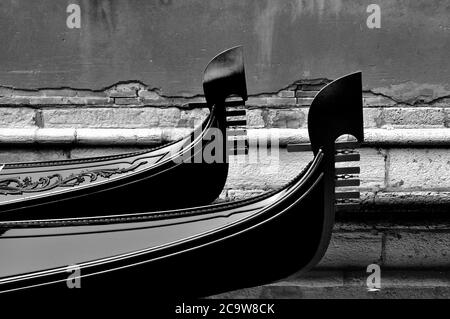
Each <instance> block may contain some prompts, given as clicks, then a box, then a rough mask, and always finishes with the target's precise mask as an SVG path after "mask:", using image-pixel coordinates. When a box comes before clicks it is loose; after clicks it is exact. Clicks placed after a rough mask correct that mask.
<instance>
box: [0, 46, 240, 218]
mask: <svg viewBox="0 0 450 319" xmlns="http://www.w3.org/2000/svg"><path fill="white" fill-rule="evenodd" d="M203 89H204V94H205V98H206V105H207V106H208V107H209V109H210V115H209V116H208V118H207V119H206V120H205V121H204V122H203V124H202V125H201V127H200V128H198V129H195V130H194V132H193V133H192V134H191V135H189V136H187V137H186V138H184V139H181V140H179V141H177V142H174V143H170V144H168V145H164V146H162V147H158V148H154V149H151V150H145V151H140V152H135V153H128V154H121V155H114V156H104V157H95V158H84V159H73V160H61V161H50V162H29V163H10V164H4V165H3V166H2V169H1V171H0V220H5V219H10V218H14V219H21V218H25V219H26V218H47V217H53V218H58V217H76V216H80V214H81V216H85V215H88V214H89V215H98V214H119V213H124V212H127V213H136V212H146V211H150V210H160V209H174V208H182V207H191V206H198V205H205V204H209V203H211V202H213V201H214V200H215V199H216V198H217V197H218V196H219V194H220V192H221V191H222V189H223V186H224V184H225V182H226V179H227V174H228V156H229V154H230V153H231V154H233V153H232V152H234V151H240V152H241V151H244V152H245V151H246V144H245V140H243V139H242V138H241V137H239V138H240V141H244V143H242V142H241V144H242V147H241V149H239V150H236V149H234V150H233V145H230V142H229V141H230V140H231V139H232V138H233V137H232V136H231V135H238V133H244V138H245V130H244V131H243V130H235V131H233V130H231V129H230V130H229V129H228V127H230V128H231V127H232V126H233V125H237V126H239V125H241V126H242V125H245V121H242V120H241V121H231V120H228V121H227V117H228V119H230V118H232V117H230V115H238V116H239V115H241V116H242V115H245V110H243V109H242V108H241V109H239V108H237V109H236V108H235V106H237V105H244V104H245V102H244V101H245V100H246V99H247V89H246V83H245V71H244V64H243V51H242V47H235V48H232V49H229V50H227V51H224V52H223V53H221V54H219V55H218V56H216V57H215V58H214V59H213V60H212V61H211V62H210V63H209V64H208V66H207V67H206V69H205V72H204V78H203ZM230 96H235V97H236V98H235V99H234V100H233V101H231V102H226V101H225V100H226V99H227V98H228V97H230ZM241 99H242V100H241ZM230 105H231V106H234V110H231V111H228V112H227V110H226V107H227V106H230ZM216 133H220V134H216ZM214 138H220V139H222V140H223V141H222V143H221V145H222V148H221V150H217V152H220V151H221V159H220V160H215V161H212V162H211V161H210V162H208V161H206V160H205V159H204V156H203V155H204V154H203V152H204V151H205V149H206V148H207V147H208V145H210V144H211V143H212V142H213V141H214ZM236 139H238V138H236ZM210 147H211V146H210ZM193 181H195V187H192V185H191V184H192V182H193Z"/></svg>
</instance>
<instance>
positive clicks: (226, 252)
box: [0, 72, 363, 297]
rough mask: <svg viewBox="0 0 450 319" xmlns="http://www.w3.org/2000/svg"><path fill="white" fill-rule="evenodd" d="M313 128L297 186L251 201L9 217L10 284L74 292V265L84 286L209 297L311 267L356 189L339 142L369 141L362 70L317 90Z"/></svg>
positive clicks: (4, 273) (3, 245)
mask: <svg viewBox="0 0 450 319" xmlns="http://www.w3.org/2000/svg"><path fill="white" fill-rule="evenodd" d="M308 130H309V135H310V140H311V148H312V150H313V153H314V159H313V160H312V161H311V162H310V163H309V164H308V165H307V166H306V167H305V168H304V170H303V171H302V172H301V173H300V174H299V175H298V176H297V177H295V178H294V179H293V180H292V181H291V182H290V183H289V184H288V185H286V186H284V187H283V188H281V189H279V190H276V191H272V192H269V193H267V194H263V195H260V196H257V197H254V198H251V199H247V200H240V201H236V202H232V203H222V204H215V205H209V206H203V207H197V208H192V209H180V210H171V211H160V212H149V213H142V214H131V215H115V216H112V215H108V216H95V217H91V218H68V219H41V220H27V221H13V220H10V221H2V222H1V223H0V227H1V230H2V232H3V234H2V235H1V236H0V256H1V258H0V290H1V291H3V292H7V291H9V292H10V293H13V291H16V292H17V291H22V292H23V291H27V292H38V291H52V292H55V291H58V292H59V293H62V292H70V291H72V290H71V289H68V288H67V286H66V284H67V280H68V276H69V275H70V274H71V272H70V270H71V269H78V270H79V273H78V274H79V275H80V276H81V279H80V283H81V286H82V289H80V291H81V292H82V293H92V292H95V293H97V292H102V293H119V292H120V291H126V293H127V294H131V293H132V292H133V291H135V290H134V288H133V287H136V286H140V287H144V290H145V294H146V296H147V295H152V296H157V297H164V296H177V297H180V296H207V295H211V294H216V293H220V292H224V291H229V290H233V289H238V288H243V287H250V286H256V285H261V284H266V283H269V282H273V281H276V280H279V279H283V278H285V277H286V276H289V275H292V274H294V273H298V272H304V271H307V270H308V269H310V268H311V267H313V266H314V265H315V264H317V263H318V262H319V260H320V259H321V257H322V255H323V254H324V252H325V250H326V249H327V247H328V244H329V240H330V235H331V231H332V227H333V224H334V213H335V206H336V201H337V200H339V199H340V198H348V197H353V195H352V193H345V192H344V193H336V192H335V187H337V186H339V185H338V183H337V182H336V175H340V174H346V173H348V171H349V168H343V169H341V168H335V163H336V162H337V161H341V160H356V159H357V158H356V157H355V156H353V154H347V153H348V152H344V154H342V152H341V151H337V153H336V149H339V148H340V147H336V145H337V144H336V143H335V141H336V139H337V138H338V137H339V136H341V135H343V134H351V135H353V136H354V137H355V138H356V139H357V140H358V141H359V142H362V141H363V119H362V88H361V73H359V72H358V73H354V74H350V75H347V76H345V77H342V78H340V79H338V80H336V81H334V82H332V83H330V84H328V85H327V86H326V87H324V88H323V89H322V90H321V91H320V92H319V93H318V94H317V96H316V97H315V99H314V101H313V103H312V105H311V108H310V111H309V115H308ZM344 146H345V147H347V146H349V145H348V144H347V143H344ZM293 148H294V149H295V147H293ZM350 170H351V169H350ZM341 186H345V185H341ZM71 266H72V267H71ZM68 267H69V268H68ZM68 271H69V272H68ZM24 288H28V289H26V290H23V289H24ZM123 289H125V290H123ZM75 290H76V289H75Z"/></svg>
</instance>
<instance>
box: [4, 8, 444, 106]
mask: <svg viewBox="0 0 450 319" xmlns="http://www.w3.org/2000/svg"><path fill="white" fill-rule="evenodd" d="M70 3H76V4H79V5H80V6H81V28H80V29H69V28H67V27H66V18H67V16H68V14H67V13H66V7H67V5H68V4H70ZM370 3H372V1H370V0H353V1H349V0H347V1H344V0H334V1H325V0H284V1H279V0H246V1H241V0H210V1H203V0H151V1H147V0H129V1H113V0H65V1H53V0H42V1H27V0H14V1H13V0H6V1H2V3H1V4H0V28H1V30H2V32H1V34H0V41H1V43H3V46H2V49H1V50H0V85H4V86H13V87H16V88H43V87H73V88H89V89H100V88H104V87H107V86H110V85H112V84H114V83H116V82H118V81H124V80H140V81H142V82H143V83H145V84H147V85H149V86H150V87H158V88H161V89H162V92H163V93H164V94H166V95H179V94H188V95H189V94H197V93H200V92H201V91H200V88H201V86H200V84H201V71H202V69H203V68H204V66H205V63H207V61H208V60H209V59H210V58H211V57H212V56H214V55H215V54H216V53H217V52H219V51H221V50H223V49H225V48H227V47H230V46H234V45H236V44H242V45H244V47H245V52H246V67H247V70H248V86H249V90H250V92H251V93H253V94H256V93H262V92H273V91H274V90H278V89H279V88H281V87H283V86H287V85H289V84H291V83H292V82H294V81H296V80H298V79H302V78H323V77H324V78H329V79H334V78H337V77H339V76H342V75H344V74H346V73H349V72H352V71H355V70H362V71H363V74H364V86H365V88H366V89H373V90H375V91H377V92H380V93H383V94H387V95H389V96H392V97H394V98H396V99H398V100H402V101H404V100H405V101H406V100H407V101H409V100H411V99H413V100H414V99H416V98H417V97H418V96H423V97H424V98H426V99H429V100H431V99H436V98H439V97H441V96H446V95H449V94H450V93H449V92H450V87H449V76H450V64H449V63H448V54H449V52H450V36H449V35H450V22H449V16H450V5H449V3H448V1H446V0H437V1H424V0H401V1H389V0H380V1H377V2H376V3H377V4H378V5H379V6H380V8H381V28H380V29H369V28H368V27H367V25H366V20H367V17H368V16H369V13H367V12H366V9H367V6H368V5H369V4H370Z"/></svg>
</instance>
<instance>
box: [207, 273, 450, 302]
mask: <svg viewBox="0 0 450 319" xmlns="http://www.w3.org/2000/svg"><path fill="white" fill-rule="evenodd" d="M368 275H369V274H367V273H366V268H365V267H363V268H361V269H360V270H358V271H347V270H337V271H317V270H313V271H310V272H308V273H306V274H304V275H303V276H302V277H294V278H293V279H289V280H283V281H279V282H277V283H273V284H269V285H264V286H258V287H252V288H246V289H240V290H236V291H231V292H226V293H222V294H219V295H214V296H210V297H209V298H211V299H222V298H223V299H231V298H236V299H248V298H250V299H259V298H271V299H280V298H289V299H301V298H319V299H320V298H326V299H333V298H351V299H366V298H368V299H381V298H389V299H392V298H441V299H442V298H445V299H448V298H450V270H443V271H435V270H422V271H413V270H388V271H385V270H383V268H381V289H380V290H379V291H368V289H367V285H366V280H367V276H368Z"/></svg>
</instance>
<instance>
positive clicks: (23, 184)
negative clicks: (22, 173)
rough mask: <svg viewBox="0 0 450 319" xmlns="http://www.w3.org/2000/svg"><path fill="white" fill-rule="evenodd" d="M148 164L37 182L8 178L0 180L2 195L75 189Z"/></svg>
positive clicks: (81, 173) (56, 177)
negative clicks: (85, 183)
mask: <svg viewBox="0 0 450 319" xmlns="http://www.w3.org/2000/svg"><path fill="white" fill-rule="evenodd" d="M144 164H147V162H145V161H144V162H139V163H136V164H133V165H131V166H129V167H126V168H100V169H96V170H92V171H84V172H80V173H78V174H70V175H69V176H67V177H62V176H61V174H53V175H50V176H46V177H40V178H39V179H38V180H37V181H33V179H32V178H31V177H29V176H27V177H25V178H24V179H22V180H21V179H18V178H6V179H2V180H0V194H1V195H20V194H23V193H39V192H43V191H47V190H51V189H54V188H56V187H74V186H78V185H80V184H82V183H84V182H86V180H87V179H89V180H88V181H87V182H88V183H92V182H95V181H96V180H97V179H98V178H99V177H103V178H110V177H111V176H113V175H118V174H124V173H127V172H131V171H133V170H135V169H136V168H138V167H139V166H141V165H144Z"/></svg>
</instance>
